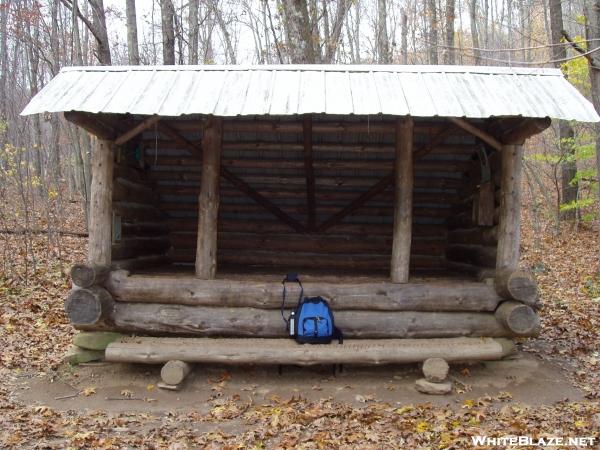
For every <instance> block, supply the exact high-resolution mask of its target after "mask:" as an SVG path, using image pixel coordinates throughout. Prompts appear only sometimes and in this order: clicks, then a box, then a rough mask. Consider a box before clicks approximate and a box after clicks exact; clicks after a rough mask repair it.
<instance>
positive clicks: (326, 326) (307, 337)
mask: <svg viewBox="0 0 600 450" xmlns="http://www.w3.org/2000/svg"><path fill="white" fill-rule="evenodd" d="M286 282H297V283H298V285H299V286H300V296H299V298H298V306H297V307H296V309H295V310H294V311H292V312H291V313H290V316H289V317H288V318H287V319H286V318H285V315H284V308H285V296H286V289H285V283H286ZM282 284H283V299H282V301H281V317H283V320H284V322H286V324H287V329H288V331H289V334H290V336H291V337H293V338H294V339H296V341H297V342H299V343H300V344H329V343H331V341H332V339H337V340H338V342H339V343H340V344H341V343H342V342H343V336H342V332H341V331H340V330H339V329H338V328H337V327H336V326H335V323H334V320H333V312H332V311H331V308H330V306H329V303H327V300H325V299H324V298H323V297H303V294H304V288H303V287H302V283H301V282H300V279H299V278H298V274H296V273H289V274H287V276H286V277H285V278H284V279H283V282H282Z"/></svg>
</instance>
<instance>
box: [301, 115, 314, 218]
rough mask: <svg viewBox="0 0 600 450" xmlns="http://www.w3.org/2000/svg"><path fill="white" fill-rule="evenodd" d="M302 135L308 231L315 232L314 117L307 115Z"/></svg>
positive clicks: (303, 123) (304, 119)
mask: <svg viewBox="0 0 600 450" xmlns="http://www.w3.org/2000/svg"><path fill="white" fill-rule="evenodd" d="M302 134H303V138H304V170H305V172H306V202H307V205H308V221H307V223H308V229H309V230H314V229H315V226H316V220H317V218H316V217H317V213H316V209H317V206H316V201H315V172H314V169H313V148H312V116H311V115H310V114H306V115H305V116H304V118H303V122H302Z"/></svg>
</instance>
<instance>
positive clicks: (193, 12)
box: [188, 0, 199, 65]
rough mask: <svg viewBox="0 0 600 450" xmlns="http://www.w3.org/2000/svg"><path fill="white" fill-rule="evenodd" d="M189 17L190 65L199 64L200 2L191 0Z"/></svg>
mask: <svg viewBox="0 0 600 450" xmlns="http://www.w3.org/2000/svg"><path fill="white" fill-rule="evenodd" d="M189 8H190V11H189V16H188V30H189V31H188V33H189V34H188V41H189V42H188V44H189V47H190V50H189V63H190V64H192V65H195V64H198V28H199V23H198V0H190V2H189Z"/></svg>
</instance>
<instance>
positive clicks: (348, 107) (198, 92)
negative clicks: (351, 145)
mask: <svg viewBox="0 0 600 450" xmlns="http://www.w3.org/2000/svg"><path fill="white" fill-rule="evenodd" d="M59 111H85V112H91V113H116V114H125V113H130V114H142V115H150V114H157V115H160V116H182V115H186V114H214V115H218V116H240V115H241V116H245V115H266V114H269V115H294V114H305V113H325V114H357V115H368V114H371V115H372V114H390V115H411V116H415V117H436V116H439V117H466V118H474V119H475V118H487V117H493V116H523V117H551V118H556V119H565V120H578V121H582V122H597V121H600V117H599V116H598V114H597V113H596V111H595V110H594V108H593V106H592V104H591V103H590V102H589V101H588V100H587V99H586V98H585V97H583V96H582V95H581V94H580V93H579V92H578V91H577V90H576V89H575V88H574V87H573V86H572V85H571V84H570V83H569V82H568V81H567V80H566V79H565V78H564V76H563V75H562V73H561V72H560V70H557V69H531V68H506V67H481V66H397V65H388V66H372V65H369V66H367V65H362V66H346V65H280V66H156V67H151V66H134V67H130V66H118V67H115V66H113V67H101V66H97V67H69V68H64V69H62V70H61V72H60V73H59V74H58V75H57V76H56V77H55V78H54V79H53V80H52V81H51V82H50V83H48V84H47V85H46V86H45V87H44V89H42V90H41V91H40V92H39V93H38V94H37V95H36V96H35V97H34V98H33V99H32V100H31V101H30V102H29V104H28V105H27V107H26V108H25V109H24V110H23V112H22V113H21V114H23V115H27V114H35V113H43V112H59Z"/></svg>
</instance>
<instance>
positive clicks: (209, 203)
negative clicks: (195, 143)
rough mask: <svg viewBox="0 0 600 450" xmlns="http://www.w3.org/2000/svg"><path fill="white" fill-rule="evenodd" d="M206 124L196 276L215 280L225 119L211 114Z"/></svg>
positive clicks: (199, 202)
mask: <svg viewBox="0 0 600 450" xmlns="http://www.w3.org/2000/svg"><path fill="white" fill-rule="evenodd" d="M204 123H205V128H204V137H203V145H202V149H203V155H202V156H203V164H202V181H201V183H202V185H201V188H200V196H199V198H198V204H199V207H198V244H197V246H196V276H197V277H198V278H201V279H203V280H212V279H213V278H214V277H215V275H216V273H217V220H218V215H219V173H220V170H221V142H222V138H223V122H222V119H221V118H215V117H209V118H208V119H207V120H206V121H205V122H204Z"/></svg>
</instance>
